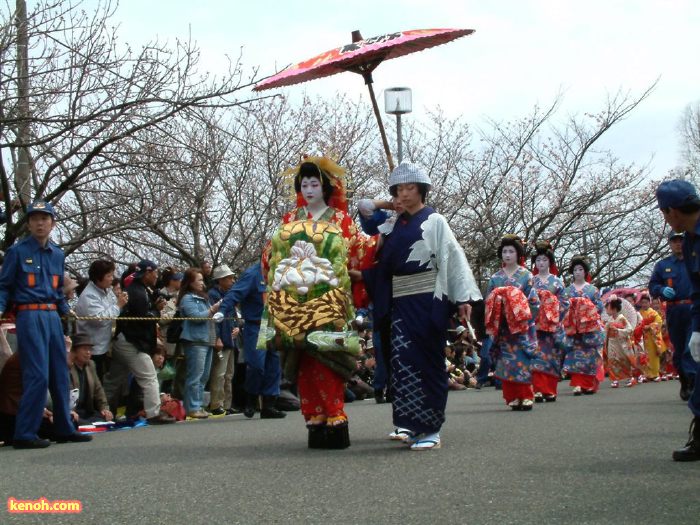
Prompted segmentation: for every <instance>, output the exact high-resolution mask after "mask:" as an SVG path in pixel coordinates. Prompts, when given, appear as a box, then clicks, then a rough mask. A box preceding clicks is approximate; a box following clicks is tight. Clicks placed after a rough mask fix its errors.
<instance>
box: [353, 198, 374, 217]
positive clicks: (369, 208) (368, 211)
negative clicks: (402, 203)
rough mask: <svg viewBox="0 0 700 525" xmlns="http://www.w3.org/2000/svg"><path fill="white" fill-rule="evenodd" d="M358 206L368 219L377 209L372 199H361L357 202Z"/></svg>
mask: <svg viewBox="0 0 700 525" xmlns="http://www.w3.org/2000/svg"><path fill="white" fill-rule="evenodd" d="M357 208H358V209H359V210H360V213H361V214H362V216H363V217H365V218H366V219H369V218H370V217H372V214H373V213H374V210H376V209H377V207H376V206H375V205H374V201H372V199H360V202H358V203H357Z"/></svg>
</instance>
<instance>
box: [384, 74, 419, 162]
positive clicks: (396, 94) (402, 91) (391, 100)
mask: <svg viewBox="0 0 700 525" xmlns="http://www.w3.org/2000/svg"><path fill="white" fill-rule="evenodd" d="M384 111H385V112H386V113H389V114H390V115H396V140H397V142H398V151H397V157H398V160H399V164H401V159H402V158H403V139H402V136H401V115H403V114H404V113H410V112H411V111H412V108H411V88H407V87H396V88H387V89H385V90H384Z"/></svg>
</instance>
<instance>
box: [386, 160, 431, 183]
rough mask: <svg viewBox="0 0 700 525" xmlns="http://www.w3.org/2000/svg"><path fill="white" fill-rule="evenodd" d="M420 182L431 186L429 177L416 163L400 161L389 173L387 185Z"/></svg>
mask: <svg viewBox="0 0 700 525" xmlns="http://www.w3.org/2000/svg"><path fill="white" fill-rule="evenodd" d="M416 183H422V184H427V185H428V187H430V186H431V182H430V177H428V174H427V173H426V172H425V171H424V170H423V169H422V168H421V167H420V166H418V165H417V164H413V163H412V162H402V163H401V164H399V165H398V166H397V167H396V169H394V171H392V172H391V175H389V187H392V186H396V185H397V184H416Z"/></svg>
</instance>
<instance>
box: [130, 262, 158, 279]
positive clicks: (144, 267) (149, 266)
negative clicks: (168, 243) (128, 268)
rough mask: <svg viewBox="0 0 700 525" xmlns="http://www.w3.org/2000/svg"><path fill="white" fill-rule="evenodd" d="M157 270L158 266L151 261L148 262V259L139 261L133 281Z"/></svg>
mask: <svg viewBox="0 0 700 525" xmlns="http://www.w3.org/2000/svg"><path fill="white" fill-rule="evenodd" d="M157 269H158V265H157V264H156V263H154V262H153V261H149V260H148V259H141V260H140V261H139V264H138V267H137V268H136V271H135V272H134V279H139V278H141V277H143V276H144V274H145V273H146V272H148V271H150V270H157Z"/></svg>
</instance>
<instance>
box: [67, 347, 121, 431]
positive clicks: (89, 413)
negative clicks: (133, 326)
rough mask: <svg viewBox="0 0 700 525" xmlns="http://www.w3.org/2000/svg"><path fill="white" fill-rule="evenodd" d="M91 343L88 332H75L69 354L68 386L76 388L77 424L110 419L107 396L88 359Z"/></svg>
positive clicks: (110, 413) (93, 366)
mask: <svg viewBox="0 0 700 525" xmlns="http://www.w3.org/2000/svg"><path fill="white" fill-rule="evenodd" d="M92 348H93V343H92V340H91V338H90V336H89V335H88V334H85V333H76V334H75V335H74V336H73V342H72V345H71V349H70V354H69V362H70V363H71V365H70V369H69V371H70V387H71V389H78V400H77V402H76V405H75V409H74V410H75V412H76V413H77V414H78V418H79V419H78V425H89V424H91V423H95V422H96V421H112V419H113V418H114V416H113V415H112V412H110V410H109V404H108V403H107V396H106V395H105V393H104V390H103V389H102V383H101V382H100V379H99V377H98V376H97V371H96V369H95V363H94V362H93V361H92V360H91V359H90V357H91V355H92Z"/></svg>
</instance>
